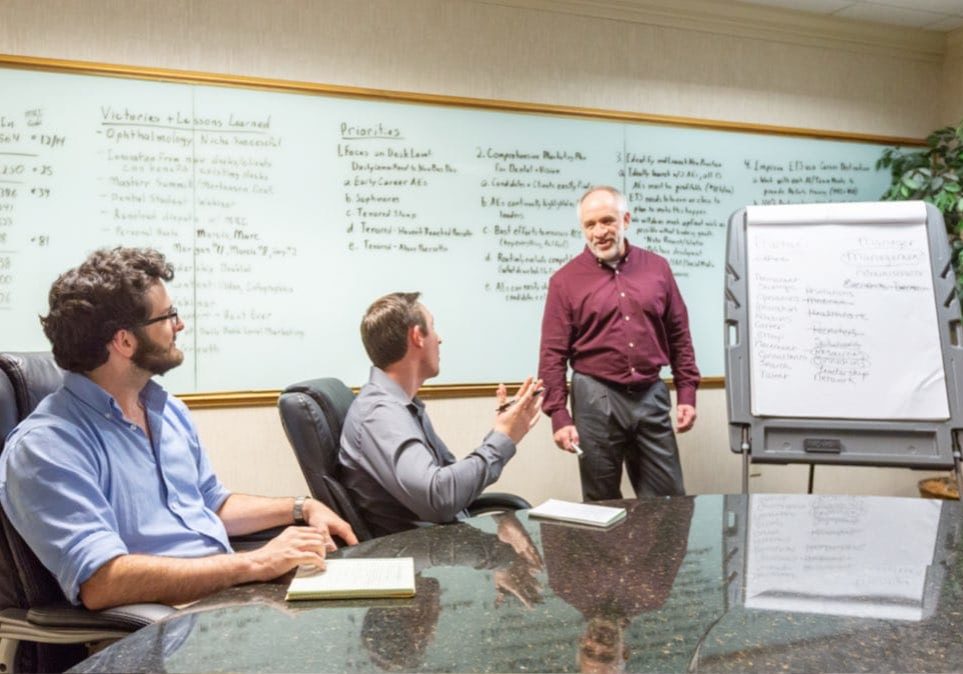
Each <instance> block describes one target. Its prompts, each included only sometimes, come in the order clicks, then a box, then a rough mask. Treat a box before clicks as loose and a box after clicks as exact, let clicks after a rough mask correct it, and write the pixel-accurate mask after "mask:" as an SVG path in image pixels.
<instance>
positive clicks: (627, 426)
mask: <svg viewBox="0 0 963 674" xmlns="http://www.w3.org/2000/svg"><path fill="white" fill-rule="evenodd" d="M671 411H672V401H671V400H670V398H669V388H668V387H667V386H666V385H665V383H664V382H662V381H658V382H655V383H653V384H651V385H649V386H645V387H639V388H638V389H636V388H632V389H629V388H627V387H625V386H618V385H614V384H606V383H603V382H601V381H599V380H597V379H594V378H592V377H589V376H588V375H584V374H579V373H578V372H575V373H574V374H573V375H572V416H573V417H574V418H575V427H576V428H577V429H578V435H579V445H580V446H581V448H582V451H584V452H585V454H584V456H582V458H581V459H580V460H579V474H580V476H581V478H582V498H583V499H584V500H586V501H601V500H605V499H618V498H622V491H621V488H620V484H621V482H622V464H623V463H624V464H625V469H626V471H627V472H628V476H629V481H630V482H631V483H632V488H633V489H634V490H635V495H636V496H676V495H682V494H685V487H684V485H683V484H682V464H681V463H680V462H679V447H678V445H677V444H676V441H675V433H674V432H673V431H672V420H671V418H670V413H671Z"/></svg>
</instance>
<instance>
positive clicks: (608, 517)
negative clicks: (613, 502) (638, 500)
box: [528, 498, 625, 527]
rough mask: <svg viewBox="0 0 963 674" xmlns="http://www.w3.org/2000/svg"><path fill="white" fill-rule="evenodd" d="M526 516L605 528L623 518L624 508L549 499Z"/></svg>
mask: <svg viewBox="0 0 963 674" xmlns="http://www.w3.org/2000/svg"><path fill="white" fill-rule="evenodd" d="M528 514H529V516H530V517H542V518H544V519H548V520H559V521H562V522H574V523H576V524H587V525H589V526H593V527H607V526H610V525H612V524H615V523H616V522H618V521H619V520H621V519H622V518H624V517H625V508H613V507H610V506H600V505H589V504H587V503H572V502H571V501H559V500H557V499H554V498H550V499H549V500H547V501H545V503H543V504H542V505H540V506H538V507H536V508H532V509H531V510H529V511H528Z"/></svg>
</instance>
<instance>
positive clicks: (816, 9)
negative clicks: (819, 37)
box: [740, 0, 963, 31]
mask: <svg viewBox="0 0 963 674" xmlns="http://www.w3.org/2000/svg"><path fill="white" fill-rule="evenodd" d="M740 1H741V2H744V3H747V4H751V5H764V6H767V7H781V8H783V9H794V10H796V11H800V12H807V13H811V14H821V15H823V16H833V17H838V18H844V19H853V20H855V21H870V22H875V23H885V24H890V25H897V26H906V27H912V28H923V29H926V30H937V31H951V30H955V29H957V28H960V27H961V26H963V0H740Z"/></svg>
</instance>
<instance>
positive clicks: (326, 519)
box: [304, 498, 358, 550]
mask: <svg viewBox="0 0 963 674" xmlns="http://www.w3.org/2000/svg"><path fill="white" fill-rule="evenodd" d="M304 519H305V520H306V521H307V523H308V524H309V525H310V526H312V527H315V528H317V529H319V530H323V531H325V532H329V533H330V534H331V535H332V536H337V537H338V538H340V539H341V540H342V541H344V542H345V543H347V544H348V545H357V544H358V537H357V536H355V535H354V530H353V529H352V528H351V525H350V524H348V523H347V522H345V521H344V520H343V519H341V518H340V517H338V515H337V513H335V512H334V511H333V510H331V508H329V507H328V506H326V505H324V504H323V503H321V501H318V500H317V499H313V498H312V499H308V500H306V501H305V502H304ZM333 545H334V543H332V546H333ZM330 549H331V550H334V549H335V548H334V547H332V548H330Z"/></svg>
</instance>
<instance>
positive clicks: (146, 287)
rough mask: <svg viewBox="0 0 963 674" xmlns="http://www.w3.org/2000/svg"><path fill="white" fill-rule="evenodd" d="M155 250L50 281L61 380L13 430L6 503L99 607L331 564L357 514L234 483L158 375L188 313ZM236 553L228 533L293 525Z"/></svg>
mask: <svg viewBox="0 0 963 674" xmlns="http://www.w3.org/2000/svg"><path fill="white" fill-rule="evenodd" d="M173 274H174V273H173V269H172V268H171V266H170V265H169V264H168V263H167V262H166V261H165V259H164V256H163V255H161V254H160V253H158V252H156V251H153V250H140V249H122V248H118V249H115V250H111V251H107V250H102V251H97V252H95V253H93V254H92V255H91V256H90V257H88V258H87V260H86V261H85V262H84V263H83V264H82V265H80V266H79V267H77V268H76V269H72V270H70V271H68V272H66V273H65V274H63V275H61V276H60V278H58V279H57V281H56V282H55V283H54V285H53V287H52V288H51V290H50V296H49V299H50V312H49V314H48V315H47V316H46V317H44V318H42V319H41V322H42V324H43V328H44V332H45V334H46V335H47V337H48V339H50V341H51V343H52V345H53V353H54V358H55V359H56V361H57V363H58V365H60V367H62V368H64V369H65V370H68V373H67V375H66V377H65V379H64V384H63V387H62V388H60V389H59V390H57V391H56V392H54V393H52V394H51V395H49V396H47V398H45V399H44V400H43V401H41V403H40V404H39V405H38V406H37V409H36V410H35V411H34V412H33V414H31V415H30V416H29V417H28V418H27V419H25V420H24V421H23V422H22V423H21V424H20V425H19V426H17V428H15V429H14V430H13V431H12V432H11V433H10V435H9V436H8V438H7V442H6V447H5V449H4V451H3V453H2V454H0V505H2V506H3V509H4V511H5V512H6V514H7V516H8V517H9V519H10V521H11V522H12V523H13V525H14V527H16V529H17V531H18V532H19V533H20V535H21V536H22V537H23V538H24V540H26V542H27V544H28V545H30V547H31V549H32V550H33V551H34V552H35V553H36V555H37V557H38V558H39V559H40V561H41V562H42V563H43V564H44V566H46V567H47V568H48V569H49V570H50V571H51V573H52V574H53V575H54V577H55V578H56V579H57V581H58V582H59V583H60V586H61V588H62V589H63V591H64V594H65V595H66V597H67V599H69V600H70V601H71V602H74V603H81V602H82V603H83V604H84V605H85V606H86V607H87V608H90V609H102V608H107V607H110V606H116V605H120V604H132V603H138V602H161V603H165V604H180V603H184V602H188V601H192V600H194V599H198V598H200V597H201V596H203V595H205V594H208V593H211V592H214V591H216V590H219V589H222V588H225V587H228V586H230V585H234V584H238V583H244V582H250V581H258V580H270V579H272V578H276V577H277V576H279V575H281V574H283V573H285V572H287V571H288V570H290V569H292V568H294V567H295V566H297V565H298V564H302V563H312V564H320V565H322V566H323V564H324V561H323V560H324V556H325V552H326V551H327V550H331V549H334V545H333V543H332V541H331V534H335V535H337V536H339V537H341V538H342V539H343V540H345V541H346V542H348V543H355V542H357V539H356V538H355V536H354V533H353V532H352V531H351V527H350V526H349V525H348V524H347V523H346V522H345V521H344V520H342V519H341V518H339V517H338V516H337V515H335V514H334V513H333V512H332V511H331V510H329V509H328V508H326V507H325V506H324V505H323V504H321V503H320V502H318V501H313V500H310V499H307V500H305V498H304V497H300V498H298V499H294V500H292V499H290V498H265V497H259V496H248V495H245V494H232V493H231V492H229V491H228V490H227V489H226V488H225V487H224V486H223V485H222V484H221V483H220V481H219V480H218V479H217V477H216V476H215V475H214V473H213V471H212V470H211V466H210V464H209V463H208V460H207V456H206V455H205V453H204V450H203V448H202V447H201V444H200V441H199V440H198V437H197V431H196V429H195V427H194V424H193V422H192V421H191V419H190V415H189V414H188V412H187V409H186V407H185V406H184V405H183V403H181V402H180V401H179V400H177V399H176V398H174V397H173V396H170V395H168V394H167V392H165V391H164V389H163V388H161V387H160V386H159V385H158V384H157V383H155V382H154V381H152V380H151V377H152V376H153V375H162V374H164V373H165V372H167V371H168V370H170V369H171V368H173V367H176V366H177V365H179V364H180V363H181V361H182V360H183V359H184V354H183V352H182V351H181V350H180V349H178V348H177V344H176V338H177V333H179V332H180V331H181V330H183V329H184V322H183V321H182V320H181V319H180V317H179V316H178V314H177V310H176V309H174V307H173V306H171V301H170V298H169V296H168V294H167V288H166V287H165V285H164V282H165V281H170V280H171V279H172V278H173ZM292 522H293V523H295V524H303V525H307V526H294V527H289V528H287V529H285V530H284V531H283V533H281V534H280V535H279V536H277V537H276V538H275V539H273V540H272V541H270V542H268V543H267V544H266V545H265V546H264V547H262V548H261V549H259V550H255V551H252V552H247V553H237V554H234V553H233V551H232V549H231V545H230V543H229V541H228V536H229V535H242V534H246V533H251V532H254V531H259V530H263V529H267V528H270V527H276V526H282V525H286V524H291V523H292Z"/></svg>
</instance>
